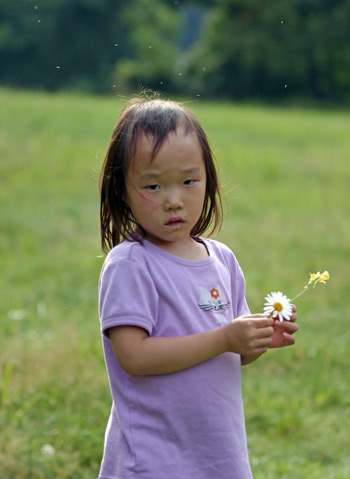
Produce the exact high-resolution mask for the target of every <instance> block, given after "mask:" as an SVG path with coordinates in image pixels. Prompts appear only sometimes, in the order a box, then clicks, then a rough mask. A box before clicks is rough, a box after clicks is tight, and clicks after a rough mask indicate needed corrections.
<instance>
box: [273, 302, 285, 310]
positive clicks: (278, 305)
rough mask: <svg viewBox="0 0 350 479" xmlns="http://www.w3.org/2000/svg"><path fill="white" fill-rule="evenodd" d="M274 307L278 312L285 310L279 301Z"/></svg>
mask: <svg viewBox="0 0 350 479" xmlns="http://www.w3.org/2000/svg"><path fill="white" fill-rule="evenodd" d="M273 307H274V308H275V310H276V311H282V309H283V306H282V304H281V303H278V302H277V301H276V303H274V305H273Z"/></svg>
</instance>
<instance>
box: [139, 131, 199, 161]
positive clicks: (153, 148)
mask: <svg viewBox="0 0 350 479" xmlns="http://www.w3.org/2000/svg"><path fill="white" fill-rule="evenodd" d="M184 140H185V141H186V142H187V143H188V144H190V143H192V144H193V145H196V146H199V141H198V138H197V135H196V134H195V133H194V132H193V131H192V132H188V133H186V132H185V130H184V129H183V128H181V127H180V128H177V129H176V130H172V131H169V133H168V134H167V135H166V136H165V137H164V139H162V140H161V142H159V139H158V138H157V137H156V136H152V135H148V134H146V133H144V132H142V133H140V134H139V136H138V138H137V141H136V144H135V149H134V157H135V156H138V155H142V156H145V157H150V158H152V159H153V158H154V156H156V155H157V153H158V151H159V150H161V149H163V148H164V149H165V148H169V147H171V146H172V145H173V144H174V143H176V142H177V141H184Z"/></svg>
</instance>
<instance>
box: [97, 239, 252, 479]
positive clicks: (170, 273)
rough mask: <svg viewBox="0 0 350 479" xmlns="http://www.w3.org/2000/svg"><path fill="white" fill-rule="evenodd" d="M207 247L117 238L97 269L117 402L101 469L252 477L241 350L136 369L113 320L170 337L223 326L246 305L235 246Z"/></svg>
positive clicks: (167, 477) (160, 477)
mask: <svg viewBox="0 0 350 479" xmlns="http://www.w3.org/2000/svg"><path fill="white" fill-rule="evenodd" d="M200 241H202V242H203V243H204V244H205V246H206V248H207V250H208V252H209V256H208V257H207V258H205V259H202V260H198V261H191V260H186V259H183V258H179V257H177V256H174V255H171V254H169V253H167V252H165V251H164V250H162V249H160V248H158V247H157V246H155V245H153V244H152V243H150V242H149V241H146V240H143V241H142V243H138V242H129V241H124V242H123V243H121V244H120V245H118V246H116V247H115V248H113V249H112V250H111V251H110V252H109V254H108V256H107V258H106V260H105V263H104V265H103V268H102V272H101V277H100V319H101V328H102V333H103V346H104V352H105V360H106V366H107V370H108V375H109V381H110V386H111V392H112V396H113V404H112V410H111V415H110V418H109V421H108V425H107V430H106V436H105V448H104V455H103V460H102V465H101V470H100V475H99V478H100V479H250V478H251V477H252V475H251V471H250V467H249V460H248V453H247V443H246V433H245V424H244V413H243V404H242V393H241V358H240V356H239V355H238V354H234V353H224V354H221V355H219V356H216V357H214V358H213V359H211V360H209V361H205V362H203V363H201V364H199V365H197V366H194V367H191V368H189V369H186V370H184V371H180V372H177V373H171V374H163V375H154V376H132V375H130V374H127V373H126V372H125V371H124V370H123V369H122V368H121V367H120V366H119V364H118V362H117V360H116V358H115V356H114V354H113V350H112V346H111V342H110V340H109V339H108V329H109V328H111V327H113V326H118V325H134V326H139V327H141V328H144V329H145V330H146V331H147V332H148V333H149V334H150V335H151V336H153V337H160V336H161V337H170V336H171V337H174V336H185V335H189V334H195V333H199V332H202V331H206V330H209V329H214V328H220V327H221V326H222V325H224V324H226V323H227V322H229V321H231V320H233V319H234V318H236V317H238V316H240V315H243V314H249V309H248V306H247V303H246V300H245V284H244V278H243V274H242V271H241V268H240V267H239V265H238V263H237V260H236V258H235V257H234V255H233V253H232V252H231V250H230V249H229V248H228V247H226V246H225V245H223V244H222V243H219V242H217V241H213V240H207V239H201V240H200Z"/></svg>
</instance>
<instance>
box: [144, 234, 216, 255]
mask: <svg viewBox="0 0 350 479" xmlns="http://www.w3.org/2000/svg"><path fill="white" fill-rule="evenodd" d="M144 238H145V239H146V240H147V241H149V242H150V243H152V244H154V245H155V246H157V247H158V248H160V249H162V250H164V251H166V252H167V253H170V254H172V255H174V256H178V257H179V258H183V259H189V260H192V261H199V260H202V259H205V258H208V256H209V252H208V250H207V247H206V246H205V244H204V243H203V242H202V241H201V240H200V239H198V238H193V237H191V236H188V237H187V238H186V239H185V240H184V241H181V242H166V241H163V242H161V241H159V240H158V239H156V238H153V237H152V236H150V235H148V234H146V235H145V236H144Z"/></svg>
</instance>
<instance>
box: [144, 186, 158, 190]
mask: <svg viewBox="0 0 350 479" xmlns="http://www.w3.org/2000/svg"><path fill="white" fill-rule="evenodd" d="M159 188H160V186H159V185H148V186H146V189H147V190H151V191H156V190H159Z"/></svg>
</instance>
